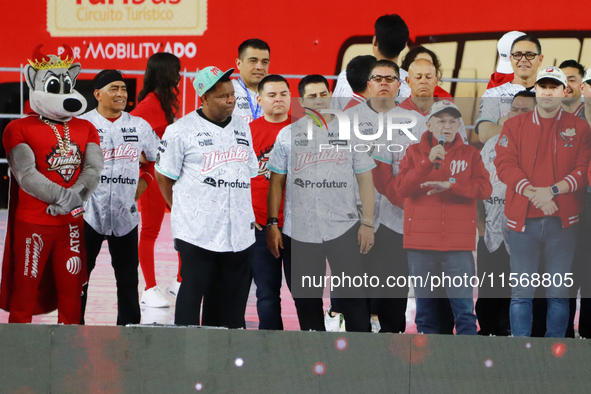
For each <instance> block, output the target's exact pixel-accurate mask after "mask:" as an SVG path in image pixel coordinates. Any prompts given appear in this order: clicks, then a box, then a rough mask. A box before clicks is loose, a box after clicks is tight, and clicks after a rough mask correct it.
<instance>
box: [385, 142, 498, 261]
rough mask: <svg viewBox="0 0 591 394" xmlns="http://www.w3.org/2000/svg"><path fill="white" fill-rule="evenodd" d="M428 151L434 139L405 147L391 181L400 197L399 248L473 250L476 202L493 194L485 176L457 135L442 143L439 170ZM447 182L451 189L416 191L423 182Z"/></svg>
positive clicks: (477, 155) (476, 156) (470, 148)
mask: <svg viewBox="0 0 591 394" xmlns="http://www.w3.org/2000/svg"><path fill="white" fill-rule="evenodd" d="M434 142H435V143H436V142H437V141H434ZM433 146H434V144H433V134H432V133H431V132H426V133H424V134H423V136H422V137H421V141H420V142H419V143H418V144H414V145H411V146H410V147H408V149H407V151H406V155H405V156H404V159H402V162H401V163H400V168H399V173H398V176H397V177H396V178H393V180H394V184H395V189H396V193H398V194H399V195H400V196H401V197H404V198H405V200H404V248H405V249H423V250H439V251H452V250H464V251H472V250H474V249H476V200H485V199H487V198H489V197H490V195H491V193H492V185H491V184H490V180H489V178H490V176H489V173H488V171H487V170H486V168H484V164H483V163H482V159H481V157H480V153H479V152H478V150H476V148H474V147H473V146H471V145H466V144H464V142H463V141H462V137H461V136H460V135H459V134H456V138H455V139H454V140H453V141H452V142H451V143H447V144H445V146H444V148H445V159H444V160H443V161H442V162H441V166H440V167H439V169H438V170H436V169H435V166H434V165H433V163H431V161H430V160H429V153H430V152H431V149H432V147H433ZM450 178H454V179H455V180H456V183H455V185H454V186H453V188H452V189H451V190H446V191H444V192H441V193H437V194H433V195H431V196H428V195H427V192H428V191H429V190H431V189H430V188H421V184H422V183H424V182H428V181H448V180H449V179H450ZM387 189H388V187H386V190H387ZM387 197H389V196H387ZM393 200H396V197H394V198H393Z"/></svg>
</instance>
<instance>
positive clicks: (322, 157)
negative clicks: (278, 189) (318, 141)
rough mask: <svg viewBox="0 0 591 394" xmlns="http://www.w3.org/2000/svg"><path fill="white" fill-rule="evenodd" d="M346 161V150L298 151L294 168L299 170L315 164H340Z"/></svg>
mask: <svg viewBox="0 0 591 394" xmlns="http://www.w3.org/2000/svg"><path fill="white" fill-rule="evenodd" d="M346 161H347V155H346V152H339V151H338V150H336V149H328V150H323V151H322V152H318V153H310V152H306V153H296V164H295V167H294V169H293V170H294V172H299V171H301V170H303V169H304V168H306V167H309V166H312V165H315V164H323V163H336V164H337V165H340V164H343V163H344V162H346Z"/></svg>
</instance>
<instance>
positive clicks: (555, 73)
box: [536, 66, 566, 86]
mask: <svg viewBox="0 0 591 394" xmlns="http://www.w3.org/2000/svg"><path fill="white" fill-rule="evenodd" d="M545 78H549V79H553V80H555V81H558V82H560V83H561V84H563V85H564V86H566V75H564V72H562V70H561V69H559V68H558V67H554V66H548V67H545V68H543V69H541V70H540V72H539V73H538V77H537V78H536V83H538V82H539V81H540V80H541V79H545Z"/></svg>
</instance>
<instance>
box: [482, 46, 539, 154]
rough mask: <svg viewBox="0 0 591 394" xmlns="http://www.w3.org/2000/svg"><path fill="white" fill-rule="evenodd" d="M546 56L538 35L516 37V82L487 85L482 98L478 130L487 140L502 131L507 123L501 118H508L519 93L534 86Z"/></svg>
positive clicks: (513, 50) (513, 59)
mask: <svg viewBox="0 0 591 394" xmlns="http://www.w3.org/2000/svg"><path fill="white" fill-rule="evenodd" d="M543 59H544V55H542V46H541V45H540V41H539V40H538V39H537V38H535V37H532V36H529V35H523V36H521V37H518V38H516V39H515V41H513V45H512V46H511V66H512V67H513V72H514V78H513V82H507V83H505V84H503V85H501V86H497V87H494V88H491V89H487V90H486V91H485V92H484V94H483V95H482V100H481V101H480V110H479V112H478V118H477V119H476V129H475V131H476V134H478V137H479V138H480V141H481V142H482V143H483V144H484V143H485V142H486V141H488V139H489V138H491V137H493V136H495V135H497V134H500V133H501V130H502V129H503V124H502V122H500V121H499V120H500V119H501V118H504V119H506V118H507V116H508V114H509V111H510V109H511V102H512V101H513V96H515V93H517V92H520V91H522V90H532V89H533V88H534V84H535V82H536V77H537V75H538V68H539V67H540V65H541V64H542V60H543Z"/></svg>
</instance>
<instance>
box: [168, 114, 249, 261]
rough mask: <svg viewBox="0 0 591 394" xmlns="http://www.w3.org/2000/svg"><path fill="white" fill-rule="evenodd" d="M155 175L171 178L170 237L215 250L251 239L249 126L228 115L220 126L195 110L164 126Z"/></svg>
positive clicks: (242, 246)
mask: <svg viewBox="0 0 591 394" xmlns="http://www.w3.org/2000/svg"><path fill="white" fill-rule="evenodd" d="M158 151H159V153H158V160H157V161H156V171H158V172H159V173H161V174H162V175H165V176H166V177H168V178H170V179H173V180H175V183H174V186H173V188H172V190H173V194H172V198H173V204H172V210H171V216H170V221H171V227H172V236H173V238H178V239H181V240H183V241H185V242H188V243H190V244H192V245H196V246H198V247H200V248H203V249H207V250H211V251H214V252H239V251H242V250H244V249H246V248H248V247H249V246H250V245H252V244H253V243H254V241H255V238H254V221H255V219H254V212H253V210H252V198H251V191H250V178H251V177H255V176H256V175H257V173H258V170H259V166H258V160H257V157H256V155H255V153H254V150H253V148H252V137H251V134H250V127H248V124H247V123H246V122H245V121H243V120H242V119H240V118H238V117H234V116H232V120H231V122H230V123H229V124H228V125H227V126H226V127H224V128H221V127H219V126H217V125H215V124H213V123H211V122H210V121H208V120H206V119H204V118H203V117H201V116H200V115H199V114H198V113H197V112H196V111H194V112H192V113H190V114H188V115H186V116H185V117H183V118H181V119H180V120H178V121H177V122H176V123H174V124H172V125H170V126H168V127H167V128H166V131H165V132H164V135H163V136H162V141H161V143H160V148H159V149H158Z"/></svg>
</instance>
